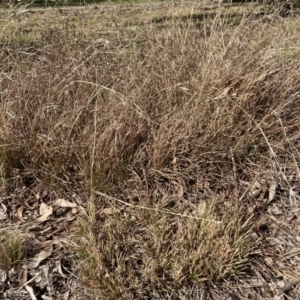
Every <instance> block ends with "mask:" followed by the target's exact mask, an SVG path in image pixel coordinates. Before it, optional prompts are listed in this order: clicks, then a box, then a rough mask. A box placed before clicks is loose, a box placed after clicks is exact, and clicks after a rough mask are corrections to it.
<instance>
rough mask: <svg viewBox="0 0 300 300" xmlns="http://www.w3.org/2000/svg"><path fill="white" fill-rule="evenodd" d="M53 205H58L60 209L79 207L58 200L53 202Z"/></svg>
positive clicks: (63, 200) (66, 201)
mask: <svg viewBox="0 0 300 300" xmlns="http://www.w3.org/2000/svg"><path fill="white" fill-rule="evenodd" d="M53 205H57V206H60V207H72V208H76V207H78V205H77V204H76V203H73V202H70V201H68V200H65V199H57V200H55V201H54V202H53Z"/></svg>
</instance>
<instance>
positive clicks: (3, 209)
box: [0, 203, 7, 221]
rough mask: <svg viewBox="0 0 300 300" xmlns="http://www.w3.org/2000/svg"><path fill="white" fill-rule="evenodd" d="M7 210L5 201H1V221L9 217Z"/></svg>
mask: <svg viewBox="0 0 300 300" xmlns="http://www.w3.org/2000/svg"><path fill="white" fill-rule="evenodd" d="M6 212H7V208H6V206H5V205H4V204H3V203H1V206H0V221H1V220H5V219H7V213H6Z"/></svg>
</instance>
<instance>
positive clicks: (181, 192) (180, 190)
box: [177, 184, 184, 198]
mask: <svg viewBox="0 0 300 300" xmlns="http://www.w3.org/2000/svg"><path fill="white" fill-rule="evenodd" d="M183 194H184V190H183V186H182V185H181V184H180V185H179V189H178V193H177V196H178V197H180V198H181V197H182V196H183Z"/></svg>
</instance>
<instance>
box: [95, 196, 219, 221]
mask: <svg viewBox="0 0 300 300" xmlns="http://www.w3.org/2000/svg"><path fill="white" fill-rule="evenodd" d="M94 193H95V194H97V195H99V196H102V197H104V198H106V199H108V200H113V201H117V202H119V203H122V204H124V205H126V206H131V207H134V208H139V209H145V210H151V211H155V212H161V213H165V214H169V215H174V216H179V217H184V218H190V219H196V220H203V221H208V222H213V223H217V224H221V223H223V222H222V221H216V220H210V219H206V218H200V217H195V216H190V215H184V214H179V213H174V212H171V211H168V210H162V209H157V208H152V207H146V206H141V205H135V204H131V203H128V202H125V201H123V200H120V199H117V198H115V197H111V196H109V195H106V194H104V193H101V192H98V191H94Z"/></svg>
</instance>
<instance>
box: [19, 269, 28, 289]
mask: <svg viewBox="0 0 300 300" xmlns="http://www.w3.org/2000/svg"><path fill="white" fill-rule="evenodd" d="M27 273H28V272H27V268H26V266H24V267H23V268H22V272H21V276H20V280H19V282H20V286H24V284H26V282H27Z"/></svg>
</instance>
